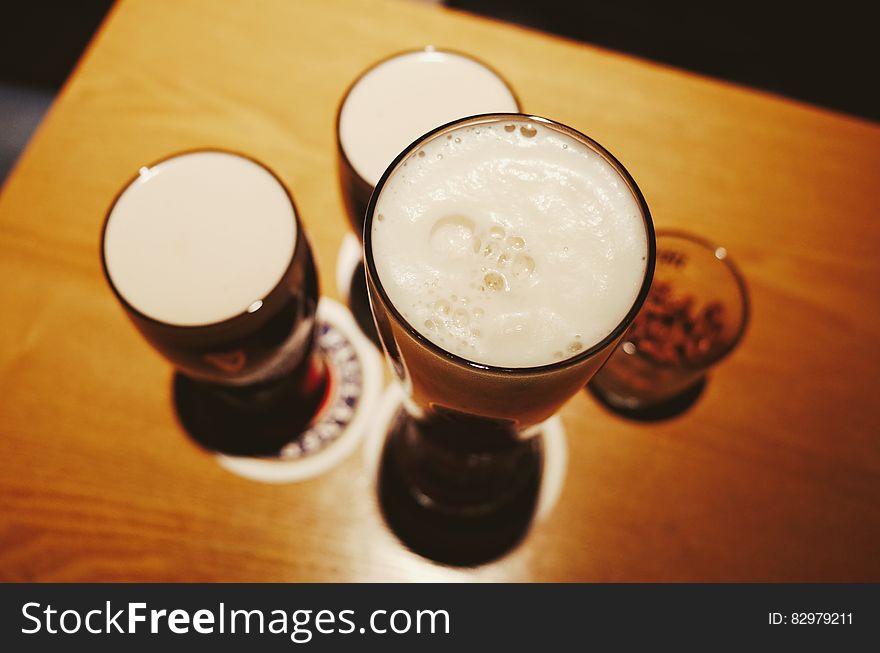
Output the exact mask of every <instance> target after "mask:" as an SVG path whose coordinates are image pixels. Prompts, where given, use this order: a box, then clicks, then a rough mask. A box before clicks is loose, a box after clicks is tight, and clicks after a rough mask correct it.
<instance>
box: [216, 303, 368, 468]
mask: <svg viewBox="0 0 880 653" xmlns="http://www.w3.org/2000/svg"><path fill="white" fill-rule="evenodd" d="M317 320H318V326H317V334H316V336H317V337H316V346H317V347H318V348H319V349H320V350H321V351H322V352H323V354H324V357H325V360H326V363H327V366H328V368H329V370H328V371H329V374H330V383H331V388H330V396H329V398H328V399H327V401H326V402H325V403H324V405H323V406H322V408H321V411H320V412H319V413H318V415H317V416H316V417H315V419H314V420H313V421H312V424H311V425H310V426H309V428H308V430H307V431H306V432H305V433H304V434H303V435H302V436H300V437H299V438H297V439H296V440H295V441H293V442H291V443H290V444H288V445H287V446H286V447H284V449H282V450H281V451H280V452H279V453H278V454H277V455H276V456H274V457H271V458H251V457H244V456H228V455H223V454H221V455H218V456H217V461H218V462H219V463H220V465H221V466H222V467H223V468H224V469H227V470H229V471H230V472H232V473H233V474H237V475H239V476H243V477H244V478H248V479H251V480H254V481H260V482H263V483H290V482H293V481H302V480H305V479H307V478H312V477H314V476H317V475H319V474H322V473H324V472H326V471H327V470H329V469H331V468H332V467H335V466H336V465H338V464H339V463H340V462H342V460H344V459H345V458H346V457H347V456H349V455H350V454H351V453H352V452H353V451H354V450H355V448H357V445H358V444H359V443H360V441H361V439H362V438H363V436H364V434H365V432H366V426H367V422H368V420H370V416H371V413H372V411H373V410H374V408H375V406H376V402H377V400H378V398H379V395H380V393H381V390H382V385H383V381H384V380H383V374H382V360H381V358H380V356H379V353H378V352H377V351H376V348H375V347H373V345H372V343H370V341H369V340H367V338H366V337H365V336H364V335H363V334H362V333H361V331H360V329H358V327H357V324H355V321H354V319H353V318H352V316H351V313H349V312H348V309H346V308H345V307H344V306H342V305H341V304H339V303H338V302H335V301H333V300H332V299H328V298H326V297H322V298H321V300H320V301H319V303H318V311H317Z"/></svg>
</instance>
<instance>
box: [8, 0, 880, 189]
mask: <svg viewBox="0 0 880 653" xmlns="http://www.w3.org/2000/svg"><path fill="white" fill-rule="evenodd" d="M237 1H241V2H245V1H246V0H237ZM325 1H327V2H330V1H332V0H325ZM364 1H369V0H364ZM446 4H447V5H449V6H451V7H454V8H456V9H461V10H464V11H469V12H473V13H478V14H484V15H488V16H492V17H495V18H499V19H502V20H507V21H511V22H514V23H518V24H521V25H525V26H529V27H532V28H535V29H539V30H544V31H547V32H552V33H555V34H559V35H561V36H565V37H568V38H571V39H576V40H580V41H585V42H589V43H593V44H595V45H599V46H602V47H605V48H609V49H613V50H619V51H622V52H628V53H630V54H633V55H636V56H639V57H644V58H647V59H653V60H656V61H660V62H663V63H666V64H670V65H673V66H677V67H680V68H685V69H688V70H693V71H696V72H699V73H702V74H705V75H711V76H713V77H719V78H723V79H727V80H731V81H734V82H738V83H741V84H746V85H749V86H754V87H758V88H761V89H764V90H767V91H770V92H773V93H777V94H780V95H785V96H788V97H792V98H796V99H799V100H803V101H806V102H810V103H813V104H818V105H822V106H825V107H828V108H831V109H835V110H838V111H842V112H845V113H849V114H852V115H856V116H860V117H862V118H867V119H870V120H874V121H878V120H880V102H878V92H877V86H878V76H880V75H878V63H880V57H878V53H880V49H878V46H877V42H878V36H880V35H878V31H880V23H878V22H877V21H876V20H875V19H874V13H877V12H876V9H874V10H872V5H871V4H869V3H867V2H853V1H852V0H835V1H833V2H832V1H828V0H826V1H819V2H816V1H815V0H813V1H812V2H801V3H797V2H778V1H773V0H766V1H765V2H757V1H754V0H743V1H740V2H730V1H728V2H710V1H706V2H703V3H699V4H697V3H690V2H660V1H654V2H651V1H649V0H630V1H627V0H601V1H572V0H569V1H568V2H563V1H562V0H447V2H446ZM111 5H112V2H110V1H109V0H71V1H61V0H31V1H29V2H28V1H22V2H6V3H5V4H3V5H0V182H2V180H3V179H4V178H5V176H6V174H7V173H8V171H9V169H10V168H11V166H12V164H13V163H14V162H15V159H16V158H17V156H18V154H19V152H20V151H21V149H22V148H23V146H24V144H25V143H26V142H27V139H28V138H29V136H30V134H31V133H32V131H33V129H34V128H35V127H36V125H37V124H38V123H39V121H40V119H41V118H42V116H43V114H44V112H45V111H46V109H47V108H48V106H49V104H50V103H51V101H52V98H53V97H54V95H55V93H56V92H57V90H58V88H59V87H60V86H61V84H62V83H63V81H64V79H65V78H66V77H67V75H68V74H69V73H70V71H71V70H72V68H73V66H74V64H75V63H76V61H77V59H78V58H79V55H80V54H81V52H82V50H83V49H84V48H85V46H86V44H87V43H88V42H89V39H90V38H91V36H92V34H93V32H94V30H95V29H96V28H97V26H98V25H99V24H100V22H101V19H102V18H103V16H104V14H105V13H106V12H107V10H108V9H109V7H110V6H111ZM168 6H169V8H173V4H169V5H168ZM875 6H876V5H875ZM586 81H588V80H586Z"/></svg>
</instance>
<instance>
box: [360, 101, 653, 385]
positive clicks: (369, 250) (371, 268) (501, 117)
mask: <svg viewBox="0 0 880 653" xmlns="http://www.w3.org/2000/svg"><path fill="white" fill-rule="evenodd" d="M524 119H525V120H529V121H533V122H537V123H540V124H542V125H545V126H548V127H549V128H550V129H554V130H556V131H561V132H563V133H565V134H566V135H568V136H571V137H572V138H574V139H575V140H578V141H580V142H581V143H583V144H584V145H586V146H587V147H589V148H590V149H592V150H593V151H594V152H596V154H598V155H600V156H601V157H602V158H603V159H605V160H606V161H607V162H608V163H609V164H611V166H612V167H613V168H614V169H615V170H616V171H617V173H618V174H619V175H620V176H621V178H622V179H623V181H624V182H625V183H626V185H627V187H628V188H629V190H630V192H631V193H632V194H633V198H634V199H635V200H636V203H637V204H638V206H639V209H640V212H641V215H642V221H643V223H644V226H645V240H646V242H647V252H646V254H645V272H644V277H643V279H642V285H641V288H639V292H638V293H637V294H636V297H635V299H634V300H633V303H632V306H631V307H630V309H629V311H627V313H626V314H625V315H624V317H623V318H622V319H621V320H620V321H619V322H618V324H617V326H615V327H614V329H612V330H611V332H610V333H608V334H607V335H606V336H605V337H603V338H602V339H601V340H599V342H597V343H595V344H593V345H591V346H590V347H587V348H586V349H585V350H583V351H580V352H578V353H577V354H575V355H574V356H570V357H569V358H565V359H563V360H560V361H555V362H553V363H545V364H543V365H533V366H529V367H506V366H499V365H489V364H486V363H479V362H477V361H472V360H470V359H467V358H465V357H463V356H459V355H458V354H454V353H452V352H450V351H447V350H446V349H443V348H442V347H441V346H440V345H437V344H436V343H434V342H433V341H431V340H429V339H428V338H427V337H425V336H424V335H422V333H421V332H420V331H419V330H418V329H416V328H415V327H414V326H412V324H410V323H409V321H407V320H406V318H404V317H403V315H402V314H401V313H400V311H399V310H398V309H397V307H396V306H395V305H394V303H393V302H392V301H391V300H390V298H389V297H388V294H387V293H386V292H385V288H384V286H383V284H382V280H381V279H380V278H379V273H378V270H377V269H376V262H375V260H374V257H373V247H372V225H373V215H374V213H375V210H376V203H377V201H378V199H379V196H380V195H381V194H382V189H383V187H384V186H385V184H386V183H387V181H388V180H389V179H390V178H391V176H392V175H393V173H394V172H396V170H397V168H399V167H400V164H401V163H403V161H404V160H405V159H406V158H407V157H408V156H409V155H410V154H412V152H414V151H415V150H417V149H418V148H420V147H421V146H422V145H423V144H424V143H425V142H427V141H429V140H433V139H434V138H437V137H439V136H441V135H442V134H444V133H446V132H447V131H452V130H454V129H458V128H459V127H462V126H464V125H467V124H475V125H476V124H485V123H489V122H504V121H506V120H511V121H516V120H519V121H522V120H524ZM363 240H364V243H363V254H364V264H365V265H366V267H367V273H368V276H369V277H370V278H372V279H373V280H374V282H375V286H376V290H377V291H378V293H379V296H380V297H381V299H382V302H383V303H384V304H385V305H386V306H387V307H388V309H389V311H390V312H391V314H392V316H393V318H394V319H395V320H396V321H397V322H398V324H401V325H402V326H403V327H404V329H405V330H406V331H407V333H408V334H409V335H410V336H411V337H412V338H413V339H415V340H416V341H417V342H419V343H420V344H421V345H422V346H424V347H426V348H427V349H428V350H429V351H431V352H433V353H434V354H437V355H439V356H441V357H442V358H445V359H446V360H448V361H450V362H452V363H455V364H457V365H459V366H462V367H466V368H469V369H474V370H478V371H480V372H488V373H494V374H503V375H519V376H532V375H536V374H543V373H547V372H553V371H557V370H561V369H566V368H569V367H573V366H575V365H579V364H580V363H583V362H585V361H587V360H589V359H590V358H592V357H593V356H594V355H595V354H597V353H598V352H600V351H602V350H603V349H605V348H607V347H608V346H609V345H610V344H611V343H612V342H614V340H615V339H617V338H618V337H620V336H622V335H623V334H624V333H625V332H626V329H628V328H629V325H630V324H631V323H632V321H633V320H634V319H635V317H636V315H637V314H638V312H639V310H640V309H641V307H642V304H643V303H644V301H645V299H646V298H647V296H648V292H649V290H650V288H651V281H652V279H653V276H654V264H655V260H656V254H657V252H656V243H655V237H654V224H653V221H652V219H651V212H650V211H649V209H648V204H647V202H646V201H645V198H644V196H643V195H642V191H641V190H640V189H639V187H638V185H637V184H636V182H635V180H634V179H633V177H632V175H630V173H629V171H627V169H626V168H625V167H624V166H623V164H622V163H620V161H618V160H617V158H615V157H614V155H613V154H611V153H610V152H609V151H608V150H606V149H605V148H604V147H602V146H601V145H600V144H599V143H597V142H596V141H594V140H593V139H592V138H590V137H589V136H586V135H585V134H583V133H581V132H579V131H578V130H576V129H574V128H572V127H569V126H567V125H564V124H562V123H559V122H556V121H555V120H551V119H549V118H543V117H541V116H535V115H531V114H525V113H483V114H479V115H475V116H468V117H465V118H459V119H458V120H453V121H452V122H448V123H446V124H445V125H441V126H439V127H437V128H435V129H432V130H431V131H429V132H428V133H426V134H424V135H422V136H420V137H419V138H417V139H416V140H415V141H413V142H412V143H410V145H409V146H407V147H406V148H405V149H404V150H403V151H402V152H401V153H400V154H398V155H397V157H396V158H395V159H394V161H393V162H392V163H391V164H390V165H389V166H388V167H387V168H386V169H385V172H384V173H383V174H382V177H381V178H380V179H379V183H378V184H376V188H375V190H374V191H373V194H372V195H371V196H370V202H369V204H368V205H367V213H366V216H365V218H364V239H363Z"/></svg>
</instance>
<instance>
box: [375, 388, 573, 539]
mask: <svg viewBox="0 0 880 653" xmlns="http://www.w3.org/2000/svg"><path fill="white" fill-rule="evenodd" d="M403 396H404V395H403V389H402V388H401V387H400V385H399V384H398V383H396V382H395V383H392V384H391V385H389V386H388V387H387V388H386V389H385V392H384V393H383V394H382V398H381V399H380V400H379V402H378V405H377V406H376V407H375V410H374V411H373V419H372V420H370V422H371V428H370V430H369V433H368V434H367V441H366V443H365V444H364V453H363V456H364V465H365V467H366V473H367V477H368V478H372V479H378V477H379V465H380V462H381V458H382V450H383V448H384V446H385V439H386V437H387V435H388V429H389V426H390V424H391V420H393V419H394V417H395V415H397V411H398V410H399V409H400V407H401V404H402V401H403ZM538 428H540V430H541V437H542V443H543V456H542V460H543V465H544V467H543V469H542V471H541V490H540V494H539V495H538V501H537V505H536V506H535V516H534V520H533V521H534V522H535V523H537V522H539V521H540V520H542V519H544V518H545V517H547V516H548V515H549V514H550V513H551V512H552V511H553V507H554V506H555V505H556V503H557V502H558V501H559V496H560V495H561V494H562V487H563V485H564V484H565V475H566V471H567V469H568V442H567V440H566V437H565V427H564V426H563V425H562V419H561V418H560V417H559V415H554V416H553V417H551V418H550V419H548V420H547V421H546V422H544V423H543V424H541V425H540V427H538Z"/></svg>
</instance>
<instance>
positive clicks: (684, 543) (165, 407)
mask: <svg viewBox="0 0 880 653" xmlns="http://www.w3.org/2000/svg"><path fill="white" fill-rule="evenodd" d="M425 44H435V45H437V46H446V47H451V48H455V49H460V50H463V51H467V52H470V53H473V54H474V55H476V56H478V57H480V58H482V59H484V60H486V61H487V62H489V63H491V64H492V65H493V66H494V67H496V68H497V69H498V70H500V71H501V72H502V73H503V74H504V75H505V76H506V77H507V78H508V79H509V81H510V82H511V84H512V85H513V87H514V88H515V89H516V92H517V93H518V94H519V96H520V98H521V100H522V103H523V106H524V108H525V109H526V110H527V111H528V112H530V113H536V114H539V115H544V116H547V117H550V118H554V119H556V120H559V121H561V122H564V123H567V124H570V125H572V126H574V127H576V128H579V129H581V130H582V131H584V132H586V133H587V134H589V135H591V136H592V137H594V138H595V139H597V140H598V141H599V142H601V143H602V144H604V145H605V146H606V147H608V148H609V149H610V150H611V151H612V152H614V153H615V154H616V155H617V156H618V157H619V158H620V159H621V161H622V162H623V163H624V165H626V166H627V168H628V169H629V170H630V172H631V173H632V174H633V176H634V177H635V178H636V180H637V181H638V183H639V185H640V186H641V188H642V189H643V191H644V193H645V195H646V197H647V200H648V203H649V205H650V206H651V209H652V212H653V214H654V218H655V223H656V225H657V226H658V227H677V228H682V229H687V230H690V231H693V232H695V233H698V234H700V235H703V236H706V237H708V238H710V239H712V240H714V241H717V242H719V243H721V244H723V245H725V246H726V247H727V248H728V250H729V252H730V253H731V256H732V257H733V258H734V259H735V260H736V261H737V262H738V264H739V265H740V267H741V268H742V270H743V272H744V274H745V276H746V279H747V282H748V285H749V288H750V291H751V300H752V306H753V317H752V321H751V324H750V327H749V330H748V332H747V334H746V337H745V339H744V341H743V343H742V345H741V346H740V347H739V349H738V350H737V351H736V352H735V353H734V354H733V355H732V356H731V357H730V358H729V359H727V360H726V361H724V362H723V363H722V364H721V365H720V366H719V367H718V368H717V369H716V370H715V371H714V372H713V374H712V375H711V378H710V381H709V384H708V386H707V388H706V390H705V392H704V394H703V395H702V397H701V398H700V399H699V401H698V402H697V403H696V404H695V405H694V407H693V408H692V409H691V410H690V411H688V412H686V413H684V414H683V415H681V416H679V417H677V418H675V419H672V420H669V421H665V422H658V423H652V424H643V423H635V422H630V421H626V420H624V419H621V418H619V417H615V416H613V415H611V414H609V413H608V412H606V411H605V410H604V409H603V408H601V407H600V406H599V405H598V404H597V403H596V402H595V401H594V400H593V399H592V398H591V397H590V396H589V395H588V394H587V393H582V394H581V395H579V396H577V397H575V398H574V399H572V401H571V402H569V403H568V404H567V405H566V407H565V408H564V410H563V413H562V415H563V419H564V423H565V426H566V428H567V430H568V445H569V464H568V476H567V479H566V483H565V487H564V491H563V494H562V497H561V499H560V501H559V503H558V505H557V506H556V509H555V511H554V512H553V513H552V514H551V515H550V516H549V518H547V519H546V520H545V521H543V522H541V523H539V524H536V525H535V526H534V527H533V528H532V530H531V532H530V533H529V535H528V537H527V538H526V539H525V541H524V542H523V544H522V545H520V546H519V547H517V548H516V549H514V550H513V551H512V552H510V553H509V554H508V555H506V556H505V557H503V558H501V559H500V560H498V561H496V562H493V563H491V564H487V565H484V566H481V567H478V568H475V569H458V568H452V567H444V566H440V565H437V564H434V563H431V562H429V561H427V560H425V559H424V558H421V557H420V556H418V555H416V554H415V553H413V552H411V551H408V550H406V549H405V548H404V547H402V546H401V544H400V543H399V542H398V541H397V540H396V538H395V537H394V535H393V534H391V533H390V532H389V531H388V530H387V529H386V527H385V526H384V523H383V520H382V518H381V515H380V512H379V510H378V507H377V504H376V500H375V498H374V496H375V495H374V487H373V481H374V479H373V475H372V474H371V473H370V472H369V470H368V468H367V467H365V465H364V462H363V459H362V456H361V455H360V454H356V455H354V456H352V457H351V458H349V459H348V460H347V461H346V462H345V463H343V464H342V465H340V466H338V467H337V468H335V469H334V470H332V471H331V472H329V473H327V474H326V475H324V476H322V477H319V478H317V479H314V480H311V481H307V482H304V483H300V484H291V485H281V486H271V485H261V484H258V483H253V482H249V481H246V480H243V479H241V478H238V477H235V476H232V475H231V474H229V473H227V472H225V471H224V470H223V469H221V468H220V467H219V466H218V465H217V464H216V462H215V460H214V459H213V458H212V457H211V456H210V455H209V454H207V453H205V452H203V451H201V450H199V449H198V448H196V447H195V446H194V445H193V444H192V443H191V442H190V441H189V440H188V439H187V438H186V437H185V436H184V435H183V434H182V432H181V430H180V428H179V427H178V425H177V423H176V421H175V416H174V413H173V410H172V406H171V403H170V394H169V392H170V385H169V384H170V380H171V368H170V366H169V365H168V364H167V363H166V362H165V361H164V360H163V359H161V358H160V357H159V355H158V354H156V353H155V352H154V351H153V350H151V349H150V347H149V346H148V345H147V344H146V342H145V341H144V340H143V339H142V338H141V337H140V336H139V335H138V334H137V333H136V332H135V330H134V328H133V327H132V326H131V324H130V323H129V322H128V321H127V319H126V317H125V315H124V314H123V312H122V309H121V308H120V307H119V306H118V305H117V303H116V302H115V300H114V298H113V296H112V294H111V292H110V291H109V289H108V288H107V286H106V283H105V281H104V278H103V276H102V274H101V269H100V263H99V257H98V239H99V232H100V227H101V223H102V220H103V217H104V215H105V212H106V210H107V208H108V206H109V204H110V202H111V201H112V199H113V196H114V195H115V193H116V192H117V191H118V190H119V188H120V187H121V185H122V184H123V183H124V182H125V181H126V180H127V179H128V178H129V177H130V176H131V175H132V173H133V172H134V171H135V170H137V168H138V167H139V166H141V165H143V164H145V163H148V162H151V161H154V160H156V159H158V158H161V157H163V156H165V155H167V154H169V153H171V152H174V151H178V150H182V149H187V148H195V147H200V146H216V147H224V148H230V149H234V150H238V151H242V152H246V153H248V154H250V155H252V156H253V157H255V158H257V159H259V160H261V161H263V162H265V163H266V164H268V165H269V166H270V167H272V168H273V169H274V170H276V171H277V172H278V173H279V174H280V176H281V177H282V178H283V179H284V181H285V183H286V184H287V185H288V186H289V188H290V189H291V190H292V192H293V194H294V196H295V198H296V201H297V204H298V207H299V210H300V212H301V214H302V217H303V219H304V222H305V225H306V228H307V230H308V234H309V236H310V238H311V241H312V244H313V248H314V250H315V253H316V256H317V258H318V263H319V268H320V274H321V278H322V285H323V290H324V292H325V293H326V294H328V295H329V296H331V297H333V296H335V294H336V291H335V289H334V283H333V270H334V265H335V259H336V252H337V250H338V248H339V246H340V243H341V241H342V238H343V236H344V234H345V233H346V228H347V227H346V220H345V218H344V214H343V207H342V201H341V198H340V195H339V190H338V186H337V179H336V169H335V158H334V156H335V153H334V136H333V126H334V117H335V111H336V107H337V104H338V102H339V100H340V98H341V96H342V94H343V92H344V90H345V88H346V87H347V85H348V84H349V82H350V81H351V80H352V78H353V77H354V76H356V75H357V74H358V73H359V72H360V71H361V70H362V69H363V68H364V67H365V66H366V65H368V64H369V63H371V62H372V61H375V60H377V59H379V58H382V57H384V56H386V55H388V54H389V53H392V52H395V51H399V50H403V49H407V48H412V47H419V46H422V45H425ZM878 173H880V128H878V126H876V125H873V124H869V123H866V122H861V121H859V120H856V119H852V118H848V117H844V116H840V115H837V114H833V113H830V112H827V111H823V110H819V109H815V108H812V107H809V106H804V105H799V104H796V103H793V102H790V101H786V100H782V99H779V98H775V97H771V96H768V95H764V94H759V93H756V92H753V91H750V90H748V89H744V88H738V87H733V86H730V85H727V84H722V83H719V82H715V81H711V80H707V79H703V78H699V77H696V76H693V75H690V74H685V73H682V72H679V71H675V70H671V69H668V68H664V67H660V66H657V65H654V64H651V63H647V62H644V61H639V60H635V59H631V58H627V57H624V56H620V55H617V54H612V53H609V52H605V51H601V50H597V49H595V48H592V47H587V46H584V45H579V44H575V43H572V42H567V41H563V40H559V39H556V38H551V37H549V36H546V35H541V34H537V33H532V32H529V31H526V30H522V29H519V28H515V27H511V26H506V25H502V24H498V23H494V22H492V21H488V20H484V19H478V18H475V17H472V16H468V15H464V14H459V13H454V12H451V11H448V10H445V9H442V8H437V7H430V6H424V5H420V4H419V5H414V4H409V3H401V2H396V1H391V0H381V1H373V2H360V1H357V0H332V1H331V0H324V1H323V2H322V1H314V2H306V1H302V2H286V1H284V0H252V1H249V2H232V1H227V2H212V1H209V0H182V1H179V2H178V1H175V2H171V1H170V0H163V1H148V0H127V1H124V2H122V3H121V4H120V5H119V6H117V7H116V8H115V9H114V10H113V12H112V13H111V15H110V17H109V19H108V20H107V22H106V23H105V25H104V26H103V28H102V29H101V31H100V33H99V34H98V36H97V37H96V39H95V41H94V42H93V44H92V46H91V47H90V48H89V50H88V52H87V54H86V55H85V57H84V59H83V61H82V62H81V63H80V65H79V66H78V67H77V69H76V71H75V73H74V74H73V76H72V78H71V80H70V81H69V82H68V84H67V85H66V86H65V88H64V90H63V92H62V93H61V95H60V97H59V99H58V101H57V102H56V103H55V105H54V106H53V108H52V110H51V111H50V113H49V115H48V117H47V118H46V120H45V121H44V122H43V124H42V126H41V127H40V128H39V131H38V133H37V134H36V136H35V137H34V139H33V140H32V141H31V143H30V145H29V147H28V149H27V151H26V153H25V155H24V156H23V158H22V159H21V160H20V162H19V164H18V166H17V168H16V169H15V171H14V173H13V174H12V176H11V177H10V179H9V180H8V181H7V183H6V185H5V186H4V188H3V190H2V196H0V315H2V328H0V438H2V454H0V579H3V580H66V581H69V580H131V581H135V580H192V581H202V580H302V581H322V580H323V581H342V580H353V581H365V580H373V581H393V580H424V581H439V580H481V581H482V580H486V581H490V580H491V581H494V580H541V581H544V580H552V581H568V580H595V581H608V580H628V581H629V580H679V581H694V580H695V581H702V580H804V581H806V580H874V581H877V580H880V555H878V552H880V439H878V436H880V428H878V427H880V404H878V389H880V383H878V381H877V377H876V374H877V369H878V366H880V344H878V335H880V303H878V295H880V258H878V256H877V255H876V252H875V250H876V248H877V243H878V242H880V220H878V218H880V192H878V187H877V183H878Z"/></svg>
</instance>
